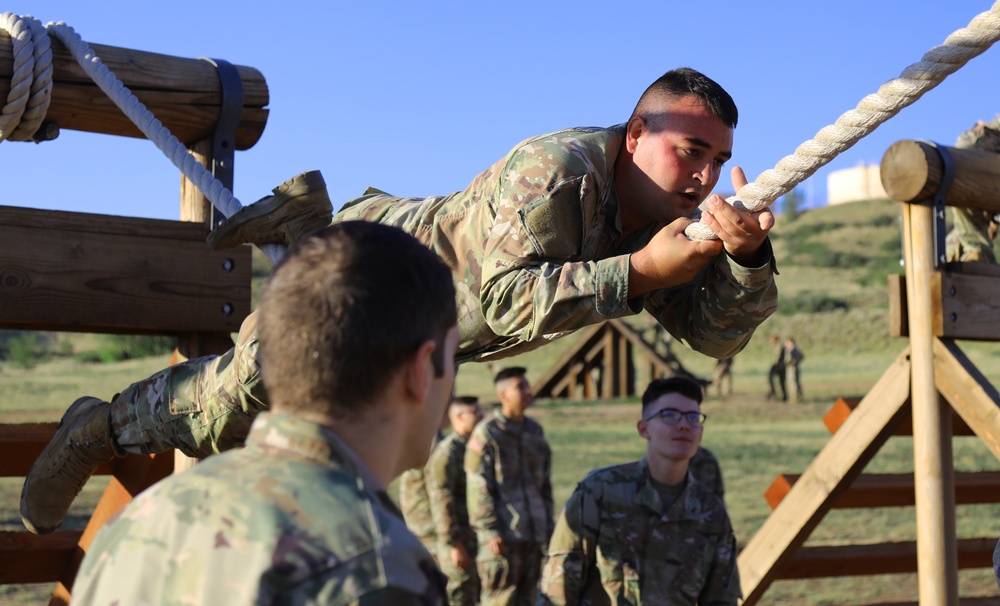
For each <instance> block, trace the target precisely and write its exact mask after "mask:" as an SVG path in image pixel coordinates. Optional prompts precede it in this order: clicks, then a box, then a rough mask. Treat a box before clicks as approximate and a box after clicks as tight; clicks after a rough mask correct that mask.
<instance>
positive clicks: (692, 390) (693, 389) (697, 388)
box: [642, 376, 705, 417]
mask: <svg viewBox="0 0 1000 606" xmlns="http://www.w3.org/2000/svg"><path fill="white" fill-rule="evenodd" d="M668 393H679V394H681V395H682V396H684V397H686V398H690V399H692V400H694V401H695V402H697V403H698V404H701V401H702V399H703V398H704V397H705V394H704V392H703V391H702V389H701V385H699V384H698V382H697V381H695V380H694V379H689V378H688V377H682V376H676V377H667V378H665V379H663V378H660V379H653V380H652V381H650V383H649V386H648V387H646V391H645V392H643V394H642V415H643V417H645V416H646V409H647V408H648V407H649V405H650V404H652V403H653V402H655V401H657V400H659V399H660V398H661V397H663V396H665V395H667V394H668Z"/></svg>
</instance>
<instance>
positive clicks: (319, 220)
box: [207, 170, 333, 250]
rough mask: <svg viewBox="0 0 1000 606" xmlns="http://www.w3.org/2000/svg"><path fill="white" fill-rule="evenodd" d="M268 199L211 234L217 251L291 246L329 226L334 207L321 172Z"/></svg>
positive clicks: (295, 181) (296, 178)
mask: <svg viewBox="0 0 1000 606" xmlns="http://www.w3.org/2000/svg"><path fill="white" fill-rule="evenodd" d="M273 191H274V195H273V196H265V197H263V198H261V199H260V200H257V201H256V202H254V203H253V204H251V205H249V206H245V207H243V208H241V209H240V210H239V211H238V212H237V213H236V214H234V215H233V216H232V217H229V218H228V219H226V220H225V221H223V222H222V223H221V224H220V225H219V226H218V227H216V228H215V229H213V230H212V231H211V232H210V233H209V234H208V238H207V239H208V244H209V246H211V247H212V248H213V249H215V250H222V249H224V248H233V247H234V246H239V245H240V244H258V245H259V244H284V245H285V246H289V245H291V244H292V243H294V242H295V241H296V240H297V239H299V238H300V237H301V236H304V235H305V234H307V233H309V232H312V231H315V230H317V229H320V228H323V227H326V226H328V225H329V224H330V220H331V218H332V217H333V205H332V204H331V203H330V196H329V195H328V194H327V192H326V181H324V180H323V175H321V174H320V172H319V171H318V170H313V171H309V172H307V173H302V174H301V175H296V176H294V177H292V178H291V179H289V180H288V181H285V182H284V183H282V184H281V185H279V186H278V187H275V188H274V190H273Z"/></svg>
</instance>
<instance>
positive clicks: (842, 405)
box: [823, 398, 976, 436]
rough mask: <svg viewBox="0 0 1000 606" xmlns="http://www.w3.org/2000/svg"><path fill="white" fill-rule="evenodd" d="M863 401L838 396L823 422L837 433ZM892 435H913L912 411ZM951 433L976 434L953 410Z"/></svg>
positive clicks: (906, 413) (831, 430)
mask: <svg viewBox="0 0 1000 606" xmlns="http://www.w3.org/2000/svg"><path fill="white" fill-rule="evenodd" d="M860 401H861V399H860V398H837V401H836V402H835V403H834V405H833V406H832V407H830V410H829V411H827V413H826V416H824V417H823V424H824V425H826V428H827V429H828V430H829V431H830V433H831V434H833V433H836V432H837V430H839V429H840V426H841V425H843V424H844V421H846V420H847V417H848V416H849V415H850V414H851V411H852V410H854V409H855V408H856V407H857V406H858V403H859V402H860ZM892 435H894V436H912V435H913V421H912V414H911V413H910V411H908V410H907V411H906V412H905V415H904V416H903V417H902V418H901V419H900V421H899V424H898V425H896V428H895V429H893V430H892ZM951 435H953V436H974V435H976V433H975V432H974V431H972V428H971V427H969V425H968V424H967V423H966V422H965V420H964V419H962V417H961V415H959V414H958V413H957V412H953V413H952V415H951Z"/></svg>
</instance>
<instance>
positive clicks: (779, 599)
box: [0, 201, 1000, 606]
mask: <svg viewBox="0 0 1000 606" xmlns="http://www.w3.org/2000/svg"><path fill="white" fill-rule="evenodd" d="M899 213H900V207H899V205H898V204H897V203H893V202H883V201H873V202H855V203H851V204H844V205H839V206H834V207H825V208H820V209H815V210H811V211H809V212H806V213H803V214H801V215H800V216H798V217H796V218H795V219H793V220H789V219H787V218H783V217H779V218H778V224H777V226H776V227H775V229H774V230H773V232H772V241H773V244H774V250H775V255H776V258H777V262H778V269H779V271H780V275H779V276H777V278H776V280H777V283H778V289H779V293H780V295H779V297H780V298H779V306H778V311H777V313H776V314H775V315H774V316H772V317H771V318H770V319H768V320H767V321H766V322H765V323H764V324H763V325H762V326H761V327H760V329H759V330H758V332H757V334H756V335H755V337H754V338H753V339H752V340H751V341H750V343H749V344H748V346H747V347H746V349H745V350H744V351H743V352H742V353H740V354H739V355H738V356H737V357H736V360H735V362H734V367H733V374H734V384H735V394H734V396H733V397H731V398H729V399H726V400H722V399H719V398H717V397H714V396H713V397H710V398H709V399H708V400H707V402H706V403H705V405H704V409H705V411H706V412H707V413H708V414H709V416H710V420H709V422H708V424H707V425H706V433H705V444H706V446H708V447H709V448H711V449H712V450H713V451H714V452H715V453H716V455H717V456H718V457H719V460H720V462H721V463H722V467H723V470H724V473H725V476H726V488H727V492H726V495H727V496H726V501H727V505H728V507H729V510H730V515H731V517H732V519H733V525H734V529H735V530H736V533H737V539H738V540H739V541H740V542H741V543H746V541H748V540H749V539H750V538H751V537H752V536H753V534H754V532H756V530H757V529H758V528H759V527H760V525H761V524H762V523H763V522H764V520H765V519H766V518H767V516H768V514H769V512H770V510H769V508H768V506H767V504H766V502H765V501H764V499H763V498H762V494H763V492H764V491H765V490H766V488H767V487H768V485H769V484H770V483H771V481H772V480H773V479H774V477H775V476H776V475H777V474H779V473H801V472H802V471H803V470H804V469H805V468H806V466H807V465H808V464H809V462H810V461H811V460H812V458H813V457H815V455H816V453H818V452H819V450H820V449H821V448H823V446H824V445H825V444H826V443H827V441H828V440H829V434H828V433H827V431H826V429H825V427H824V425H823V423H822V417H823V415H824V414H825V413H826V412H827V410H828V409H829V407H830V405H831V404H832V403H833V402H834V400H835V398H836V397H838V396H842V395H864V394H865V393H866V392H867V391H868V389H869V388H870V387H871V386H872V384H874V382H875V381H876V380H878V378H879V377H880V376H881V375H882V374H883V372H884V371H885V370H886V369H887V368H888V367H889V365H890V364H891V362H892V361H893V360H894V359H895V358H896V357H897V356H898V355H899V353H900V352H901V351H902V350H903V348H904V347H905V345H906V342H905V340H902V339H892V338H890V337H889V336H888V329H887V327H888V304H887V291H886V276H887V275H888V274H890V273H900V272H901V271H902V268H901V266H900V263H899V259H900V256H901V255H900V226H899ZM269 267H270V263H269V261H267V260H266V259H265V258H264V257H263V256H261V255H255V259H254V276H255V277H254V288H253V292H254V293H255V296H256V293H259V291H260V288H261V287H262V285H263V281H264V279H265V277H266V275H267V273H268V271H269ZM255 300H256V299H255ZM630 321H633V322H636V323H639V324H642V323H645V322H649V321H650V320H649V318H648V317H647V316H645V315H641V316H638V317H636V318H634V319H632V320H630ZM771 334H776V335H780V336H794V337H795V338H796V340H797V341H798V343H799V345H800V347H801V348H802V349H803V351H804V352H805V354H806V360H805V363H804V367H803V378H802V380H803V384H804V388H805V392H806V401H805V402H804V403H803V404H801V405H795V406H791V405H789V406H782V405H777V404H774V403H772V402H768V401H767V400H766V399H765V397H764V396H765V394H766V392H767V369H768V365H769V363H770V359H771V347H770V345H769V344H768V342H767V337H768V336H769V335H771ZM574 340H575V339H574V337H572V336H570V337H567V338H564V339H561V340H559V341H556V342H554V343H552V344H550V345H548V346H546V347H543V348H541V349H539V350H536V351H534V352H531V353H528V354H524V355H522V356H518V357H515V358H510V359H507V360H502V361H499V362H497V363H496V367H499V366H500V365H501V364H517V365H523V366H526V367H528V368H529V369H530V371H531V375H529V378H530V376H534V377H538V376H540V375H541V374H542V373H544V372H545V371H547V370H548V369H549V368H550V367H551V366H552V364H554V363H555V361H556V360H558V359H559V357H560V356H561V355H562V354H563V353H564V352H565V350H566V349H567V348H569V347H571V346H572V345H573V344H574ZM53 342H55V343H58V346H55V347H54V350H55V351H54V353H53V355H52V356H51V358H50V359H49V360H48V361H44V362H42V363H39V364H38V365H37V366H36V367H34V368H32V369H26V368H20V367H16V366H14V365H12V364H11V363H10V362H0V420H2V421H3V422H27V421H33V420H54V419H57V418H58V417H59V415H60V414H61V413H62V412H63V411H64V410H65V408H66V406H67V405H68V404H69V403H70V402H72V400H73V399H74V398H76V397H78V396H80V395H83V394H92V395H97V396H102V397H110V396H112V395H113V394H114V393H115V392H116V391H119V390H121V389H122V388H123V387H125V386H126V385H127V384H128V383H130V382H131V381H133V380H137V379H140V378H142V377H145V376H148V375H149V374H151V373H152V372H154V371H156V370H158V369H160V368H163V367H164V366H165V365H166V364H167V361H168V359H169V356H168V355H161V356H158V357H151V358H141V359H133V360H127V361H123V362H119V363H115V364H95V363H92V362H86V361H85V360H86V359H93V357H94V356H88V355H87V353H88V352H91V351H93V350H96V349H100V348H101V347H103V345H102V341H101V339H99V338H97V337H96V336H94V335H60V336H58V337H57V338H55V339H54V340H53ZM962 347H963V349H964V350H965V351H966V353H967V354H968V355H969V357H970V358H971V359H972V360H973V362H975V363H976V365H977V366H978V367H979V369H980V370H982V371H983V373H984V374H986V376H996V373H998V372H1000V348H998V347H996V346H995V345H994V344H991V343H987V344H974V343H963V344H962ZM673 351H674V353H675V354H676V355H677V356H678V357H679V358H680V359H681V361H682V362H683V363H684V365H685V366H686V367H688V368H689V369H691V370H692V371H694V372H695V373H696V374H699V375H701V376H704V377H710V376H711V369H712V365H713V363H714V361H713V360H711V359H709V358H706V357H705V356H702V355H700V354H697V353H695V352H693V351H691V350H690V349H688V348H686V347H685V346H683V345H680V344H677V345H676V346H675V347H674V348H673ZM496 367H491V366H490V365H487V364H466V365H463V366H462V367H461V369H460V371H459V374H458V379H457V386H456V391H457V392H458V393H461V394H466V393H471V394H475V395H479V396H480V397H481V398H483V400H484V401H486V402H490V401H493V395H492V393H491V392H492V384H491V377H492V374H493V372H494V371H495V369H496ZM532 414H533V415H534V416H536V418H538V419H539V421H540V422H542V424H543V425H544V426H545V428H546V432H547V435H548V436H549V440H550V442H551V443H552V447H553V452H554V469H553V485H554V492H555V501H556V507H557V508H559V507H560V506H561V505H562V503H563V501H564V500H565V499H566V498H567V497H568V495H569V494H570V492H571V491H572V489H573V486H574V485H575V483H576V481H577V480H578V479H579V478H581V477H582V476H583V474H584V473H586V471H588V470H589V469H592V468H593V467H597V466H601V465H607V464H611V463H615V462H620V461H622V460H626V459H629V458H634V457H637V456H640V455H641V453H642V449H643V443H642V441H641V440H640V439H639V438H638V437H637V436H636V435H635V431H634V423H635V417H636V404H635V402H634V401H625V402H611V403H608V402H539V403H538V405H537V407H536V408H535V409H534V412H533V413H532ZM912 460H913V453H912V440H910V439H908V438H894V439H893V440H890V443H889V444H887V446H886V447H885V448H883V449H882V451H880V452H879V454H878V455H877V456H876V458H875V459H874V460H873V462H872V464H871V465H870V467H871V469H870V471H878V472H904V471H907V470H911V469H912ZM955 461H956V467H957V468H960V469H961V470H970V471H971V470H989V471H998V470H1000V462H998V461H997V460H996V459H995V458H994V457H993V456H992V455H991V454H990V453H989V451H988V450H987V449H986V448H985V446H983V444H982V443H981V442H979V441H978V440H977V439H975V438H966V439H961V440H955ZM105 483H106V479H102V478H97V479H95V481H93V482H91V483H90V484H88V486H87V488H86V489H85V491H84V494H83V496H82V497H81V499H80V500H79V502H78V503H77V504H76V505H74V509H73V511H72V512H71V520H70V522H69V523H68V526H69V527H82V525H83V524H84V523H85V521H86V519H87V517H88V515H89V512H90V511H91V510H92V508H93V505H94V503H95V502H96V499H97V498H98V497H99V495H100V490H101V489H102V488H103V485H104V484H105ZM20 484H21V480H20V479H19V478H6V479H3V478H0V529H15V528H20V522H19V519H18V518H17V513H16V512H17V498H18V494H19V491H20ZM960 510H961V511H960V516H959V519H958V520H957V525H958V528H959V535H960V536H963V537H970V536H1000V506H998V505H976V506H965V507H963V508H960ZM913 519H914V509H913V508H912V507H904V508H883V509H876V510H837V511H834V512H832V513H831V514H830V515H829V516H828V517H827V519H825V520H824V521H823V523H822V524H821V525H820V526H819V528H817V530H816V531H815V532H814V533H813V535H812V537H811V538H810V544H838V543H839V544H843V543H847V542H878V541H884V540H895V541H902V540H912V539H913V538H914V536H915V529H914V526H913ZM960 583H961V585H962V594H963V595H983V596H996V587H995V584H994V582H993V575H992V572H991V571H989V570H988V569H976V570H971V571H962V572H960ZM50 591H51V588H50V587H49V586H48V585H41V586H34V587H33V586H11V585H6V586H5V585H0V602H4V603H11V604H36V603H46V602H47V595H48V592H50ZM914 599H916V582H915V578H914V577H913V575H889V576H885V577H875V578H872V579H867V578H866V579H863V580H859V579H857V578H850V577H848V578H843V579H815V580H811V581H781V582H778V583H775V585H774V586H772V589H770V590H769V591H768V593H767V594H765V598H764V603H767V604H803V605H809V606H813V605H820V604H847V603H862V602H864V603H870V602H874V601H882V602H885V601H903V600H914Z"/></svg>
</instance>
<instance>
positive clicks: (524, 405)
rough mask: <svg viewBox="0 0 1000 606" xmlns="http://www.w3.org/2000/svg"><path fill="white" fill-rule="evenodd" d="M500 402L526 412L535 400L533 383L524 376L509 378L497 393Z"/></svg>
mask: <svg viewBox="0 0 1000 606" xmlns="http://www.w3.org/2000/svg"><path fill="white" fill-rule="evenodd" d="M497 396H498V397H499V398H500V402H501V403H504V404H506V405H508V406H510V407H511V408H513V409H515V410H519V411H520V412H524V411H525V410H527V409H528V407H529V406H531V403H532V402H533V401H534V400H535V394H534V392H533V391H531V383H528V379H527V378H526V377H524V376H521V377H513V378H510V379H507V380H506V381H505V382H504V383H503V385H502V386H501V389H500V391H499V392H498V393H497Z"/></svg>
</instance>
